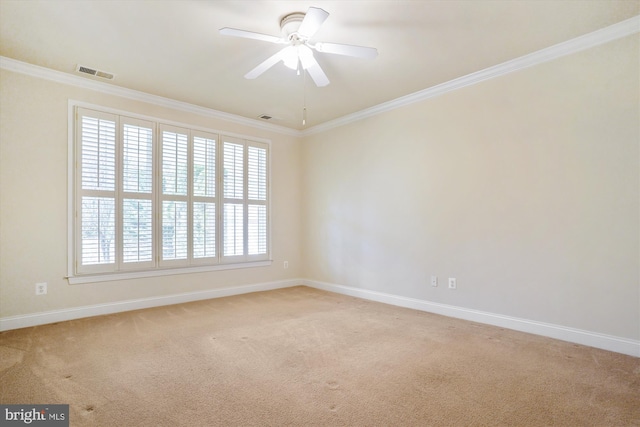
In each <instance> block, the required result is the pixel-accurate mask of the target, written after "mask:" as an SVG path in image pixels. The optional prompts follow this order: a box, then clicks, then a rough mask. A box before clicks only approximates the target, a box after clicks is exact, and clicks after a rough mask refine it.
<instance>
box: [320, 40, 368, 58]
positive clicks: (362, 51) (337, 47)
mask: <svg viewBox="0 0 640 427" xmlns="http://www.w3.org/2000/svg"><path fill="white" fill-rule="evenodd" d="M315 49H316V50H317V51H318V52H323V53H335V54H336V55H345V56H354V57H356V58H364V59H374V58H375V57H376V56H378V49H376V48H374V47H363V46H354V45H350V44H338V43H316V45H315Z"/></svg>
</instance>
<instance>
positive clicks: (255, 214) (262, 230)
mask: <svg viewBox="0 0 640 427" xmlns="http://www.w3.org/2000/svg"><path fill="white" fill-rule="evenodd" d="M247 228H248V232H249V235H248V239H249V245H248V246H249V255H260V254H266V253H267V207H266V206H264V205H249V212H248V225H247Z"/></svg>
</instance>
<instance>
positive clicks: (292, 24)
mask: <svg viewBox="0 0 640 427" xmlns="http://www.w3.org/2000/svg"><path fill="white" fill-rule="evenodd" d="M305 15H306V14H304V13H301V12H295V13H290V14H289V15H287V16H285V17H284V18H282V20H281V21H280V30H281V31H282V37H283V38H284V39H286V40H289V41H294V40H295V41H300V42H304V41H303V40H301V38H300V36H299V35H298V29H299V28H300V24H301V23H302V20H303V19H304V17H305Z"/></svg>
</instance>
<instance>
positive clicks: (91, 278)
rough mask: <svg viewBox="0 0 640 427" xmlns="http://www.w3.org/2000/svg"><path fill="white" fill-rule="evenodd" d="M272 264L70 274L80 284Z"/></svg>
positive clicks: (71, 282) (75, 282)
mask: <svg viewBox="0 0 640 427" xmlns="http://www.w3.org/2000/svg"><path fill="white" fill-rule="evenodd" d="M271 264H272V261H270V260H269V261H256V262H245V263H241V264H217V265H206V266H195V267H182V268H167V269H156V270H145V271H125V272H118V273H105V274H87V275H81V276H68V277H67V278H66V279H67V280H69V284H70V285H79V284H82V283H97V282H110V281H115V280H128V279H140V278H144V277H159V276H174V275H178V274H188V273H204V272H207V271H220V270H237V269H242V268H252V267H268V266H270V265H271Z"/></svg>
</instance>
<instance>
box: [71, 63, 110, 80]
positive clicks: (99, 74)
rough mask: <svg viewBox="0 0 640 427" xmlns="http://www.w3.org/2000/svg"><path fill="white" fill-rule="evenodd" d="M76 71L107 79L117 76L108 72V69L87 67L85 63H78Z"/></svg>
mask: <svg viewBox="0 0 640 427" xmlns="http://www.w3.org/2000/svg"><path fill="white" fill-rule="evenodd" d="M76 71H77V72H78V73H82V74H89V75H90V76H96V77H100V78H102V79H107V80H113V78H114V77H115V76H114V75H113V74H111V73H107V72H106V71H100V70H94V69H93V68H89V67H85V66H83V65H78V66H77V67H76Z"/></svg>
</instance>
